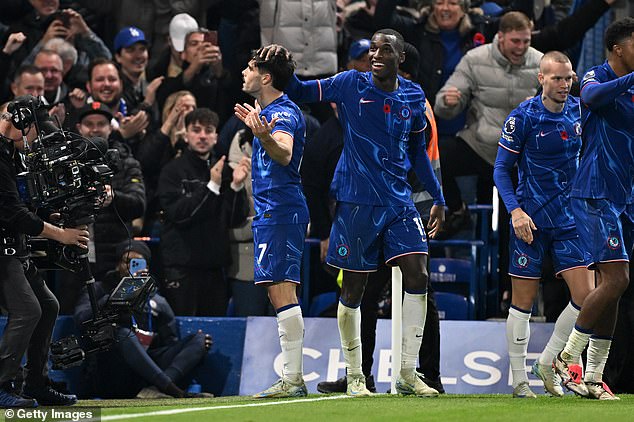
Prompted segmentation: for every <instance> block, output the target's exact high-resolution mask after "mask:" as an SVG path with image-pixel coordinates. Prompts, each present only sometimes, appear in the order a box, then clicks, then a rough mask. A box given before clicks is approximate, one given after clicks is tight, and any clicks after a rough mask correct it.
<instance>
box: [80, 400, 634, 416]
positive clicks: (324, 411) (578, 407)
mask: <svg viewBox="0 0 634 422" xmlns="http://www.w3.org/2000/svg"><path fill="white" fill-rule="evenodd" d="M324 397H329V398H332V397H336V396H325V395H313V394H311V395H310V396H309V397H308V399H323V398H324ZM620 397H621V400H620V401H618V402H616V401H612V402H605V401H604V402H599V401H596V400H587V399H582V398H578V397H574V396H568V395H567V396H566V397H564V398H562V399H556V398H552V397H546V396H540V397H539V398H538V399H536V400H531V399H513V398H512V397H511V396H510V395H443V396H440V397H438V398H426V399H425V398H416V397H400V396H390V395H377V396H375V397H371V398H353V399H352V398H345V399H335V400H325V401H303V400H305V399H278V400H266V401H262V400H255V399H251V398H248V397H220V398H215V399H180V400H177V399H174V400H143V401H141V400H103V401H81V402H80V403H79V406H82V407H83V406H98V407H102V408H103V409H102V420H104V421H108V420H134V421H153V422H162V421H165V422H168V421H169V422H172V421H173V422H194V421H212V420H213V421H232V422H234V421H275V422H278V421H280V422H281V421H293V422H334V421H348V422H356V421H357V420H359V421H392V420H393V421H443V422H449V421H504V422H520V421H530V422H541V421H547V422H557V421H562V422H570V421H572V420H577V419H581V420H590V421H592V420H596V421H601V422H603V421H610V422H611V421H633V420H634V395H620ZM267 403H268V404H270V405H265V406H262V404H267ZM277 403H280V404H277ZM252 405H256V406H252ZM227 406H231V408H222V407H227ZM234 406H235V407H234ZM219 407H220V408H219ZM201 408H207V409H204V410H197V411H187V412H184V413H173V414H169V415H158V414H151V415H150V414H147V415H144V416H141V417H134V418H131V417H127V416H126V415H130V416H132V415H138V414H146V413H149V412H164V411H172V410H175V411H179V410H187V409H201ZM116 416H121V417H123V418H121V419H119V418H116V419H114V418H113V417H116Z"/></svg>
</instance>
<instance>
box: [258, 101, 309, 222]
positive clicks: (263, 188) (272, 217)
mask: <svg viewBox="0 0 634 422" xmlns="http://www.w3.org/2000/svg"><path fill="white" fill-rule="evenodd" d="M260 116H265V117H266V119H267V120H268V121H269V122H270V121H271V120H272V119H273V118H275V117H277V118H278V120H277V122H276V123H275V127H274V128H273V132H272V134H274V133H275V132H279V131H281V132H285V133H287V134H289V135H290V136H292V137H293V155H292V157H291V162H290V163H289V164H288V165H287V166H283V165H281V164H279V163H278V162H276V161H274V160H273V159H272V158H271V157H270V156H269V155H268V154H267V152H266V151H265V150H264V148H263V147H262V145H261V144H260V140H259V139H258V138H253V155H252V158H251V166H252V169H251V176H252V182H253V200H254V203H255V217H254V219H253V225H254V226H258V225H270V224H293V223H308V207H307V206H306V198H305V197H304V192H303V191H302V184H301V179H300V176H299V166H300V164H301V160H302V153H303V152H304V143H305V135H306V122H305V121H304V115H303V114H302V112H301V111H300V110H299V108H298V107H297V105H295V103H293V102H292V101H291V100H289V99H288V97H287V96H286V95H282V96H281V97H279V98H277V99H276V100H275V101H273V102H272V103H271V104H269V105H267V106H266V107H265V108H264V110H262V112H261V113H260Z"/></svg>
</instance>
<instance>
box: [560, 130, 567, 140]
mask: <svg viewBox="0 0 634 422" xmlns="http://www.w3.org/2000/svg"><path fill="white" fill-rule="evenodd" d="M560 135H561V139H563V140H564V141H567V140H568V132H566V131H565V130H564V131H562V132H561V133H560Z"/></svg>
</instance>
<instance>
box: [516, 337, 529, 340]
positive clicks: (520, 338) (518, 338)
mask: <svg viewBox="0 0 634 422" xmlns="http://www.w3.org/2000/svg"><path fill="white" fill-rule="evenodd" d="M527 338H528V337H524V338H516V339H515V341H524V340H526V339H527Z"/></svg>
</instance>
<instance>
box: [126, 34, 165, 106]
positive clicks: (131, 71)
mask: <svg viewBox="0 0 634 422" xmlns="http://www.w3.org/2000/svg"><path fill="white" fill-rule="evenodd" d="M114 50H115V55H114V57H115V60H116V61H117V63H119V65H120V68H121V81H122V82H123V94H122V96H123V98H124V99H125V102H126V104H127V107H128V110H130V111H131V112H132V111H133V110H137V109H142V110H145V111H146V113H150V111H151V108H152V106H153V105H154V100H155V98H156V90H157V89H158V87H159V85H160V84H161V82H163V76H159V77H157V78H155V79H154V80H152V81H151V82H148V81H147V80H146V78H145V69H146V67H147V64H148V59H149V56H148V42H147V41H146V39H145V34H144V33H143V31H141V30H140V29H139V28H135V27H133V26H128V27H126V28H123V29H122V30H121V31H119V33H118V34H117V36H116V37H115V39H114Z"/></svg>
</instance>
